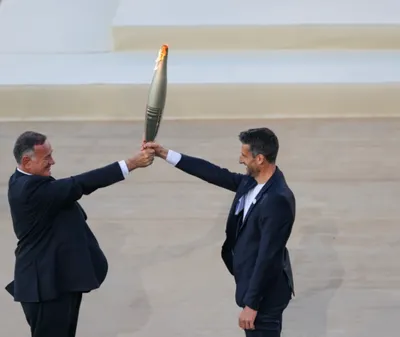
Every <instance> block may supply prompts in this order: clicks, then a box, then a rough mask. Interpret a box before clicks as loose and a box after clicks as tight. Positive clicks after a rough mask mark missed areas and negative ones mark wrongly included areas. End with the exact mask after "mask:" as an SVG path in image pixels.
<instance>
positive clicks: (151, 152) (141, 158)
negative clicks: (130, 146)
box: [125, 140, 168, 171]
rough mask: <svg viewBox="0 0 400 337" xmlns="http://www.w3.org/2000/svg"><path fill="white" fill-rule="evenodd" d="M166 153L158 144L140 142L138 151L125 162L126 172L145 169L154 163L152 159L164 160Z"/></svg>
mask: <svg viewBox="0 0 400 337" xmlns="http://www.w3.org/2000/svg"><path fill="white" fill-rule="evenodd" d="M167 154H168V151H167V150H166V149H164V148H163V147H162V146H161V145H160V144H158V143H155V142H145V141H144V140H143V141H142V145H141V148H140V151H139V152H138V153H137V154H135V155H134V156H133V157H131V158H129V159H127V160H125V162H126V164H127V166H128V170H129V171H132V170H134V169H136V168H140V167H147V166H149V165H151V164H152V163H153V161H154V157H161V158H163V159H165V158H166V157H167Z"/></svg>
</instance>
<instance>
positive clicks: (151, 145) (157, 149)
mask: <svg viewBox="0 0 400 337" xmlns="http://www.w3.org/2000/svg"><path fill="white" fill-rule="evenodd" d="M146 149H152V150H154V155H155V156H156V157H159V158H162V159H166V158H167V155H168V150H167V149H166V148H164V147H162V146H161V145H160V144H158V143H155V142H147V143H146V142H145V141H144V140H143V142H142V150H146Z"/></svg>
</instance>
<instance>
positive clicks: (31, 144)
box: [13, 131, 47, 164]
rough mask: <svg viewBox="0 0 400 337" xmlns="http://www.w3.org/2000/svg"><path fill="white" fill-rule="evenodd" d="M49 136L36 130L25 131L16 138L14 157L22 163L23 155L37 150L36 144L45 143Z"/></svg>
mask: <svg viewBox="0 0 400 337" xmlns="http://www.w3.org/2000/svg"><path fill="white" fill-rule="evenodd" d="M46 139H47V136H45V135H43V134H41V133H39V132H35V131H25V132H24V133H22V134H21V135H20V136H19V137H18V138H17V140H16V142H15V144H14V150H13V153H14V157H15V160H16V161H17V163H18V164H21V161H22V157H23V156H24V155H25V154H26V153H28V152H33V151H34V150H35V145H43V144H44V142H45V141H46Z"/></svg>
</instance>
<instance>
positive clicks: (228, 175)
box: [143, 143, 244, 192]
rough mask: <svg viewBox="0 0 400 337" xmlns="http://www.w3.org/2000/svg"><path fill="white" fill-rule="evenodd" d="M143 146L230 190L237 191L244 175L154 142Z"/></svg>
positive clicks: (176, 164) (180, 166)
mask: <svg viewBox="0 0 400 337" xmlns="http://www.w3.org/2000/svg"><path fill="white" fill-rule="evenodd" d="M143 147H144V148H148V147H150V148H153V149H154V150H155V155H156V156H157V157H160V158H162V159H164V160H166V161H167V162H168V163H170V164H171V165H174V166H175V167H176V168H178V169H180V170H182V171H183V172H186V173H188V174H190V175H192V176H195V177H197V178H200V179H202V180H204V181H206V182H208V183H210V184H213V185H216V186H219V187H222V188H225V189H227V190H230V191H232V192H236V191H237V189H238V187H239V185H240V183H241V181H242V179H243V177H244V175H243V174H239V173H234V172H231V171H229V170H228V169H225V168H221V167H219V166H217V165H215V164H212V163H210V162H208V161H206V160H204V159H201V158H196V157H191V156H188V155H185V154H181V153H178V152H175V151H172V150H168V149H166V148H164V147H162V146H161V145H159V144H156V143H146V144H144V145H143Z"/></svg>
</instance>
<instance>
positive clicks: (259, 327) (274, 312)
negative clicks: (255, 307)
mask: <svg viewBox="0 0 400 337" xmlns="http://www.w3.org/2000/svg"><path fill="white" fill-rule="evenodd" d="M287 305H288V304H285V305H282V306H280V307H275V308H271V309H268V310H265V311H259V312H258V313H257V316H256V319H255V321H254V328H255V329H254V330H245V333H246V337H281V331H282V315H283V311H284V310H285V309H286V307H287Z"/></svg>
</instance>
